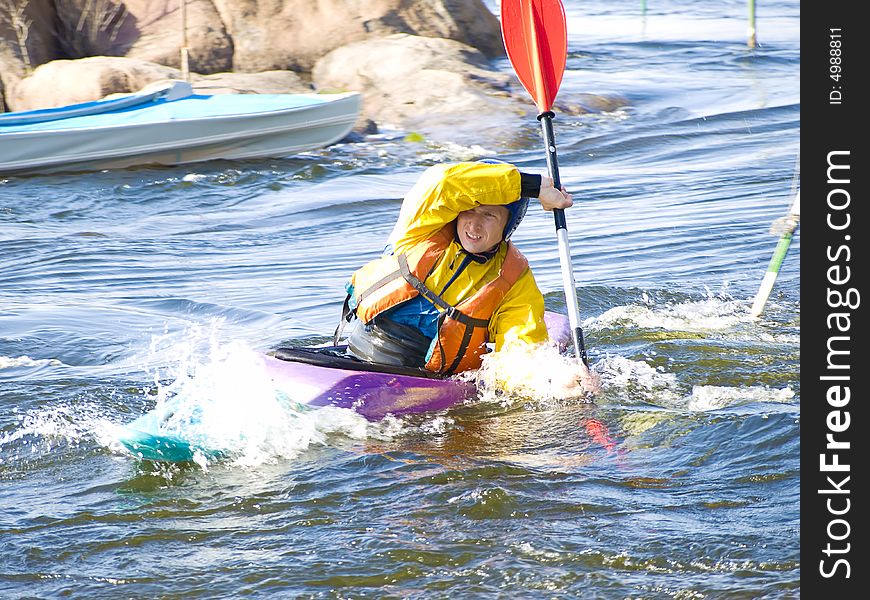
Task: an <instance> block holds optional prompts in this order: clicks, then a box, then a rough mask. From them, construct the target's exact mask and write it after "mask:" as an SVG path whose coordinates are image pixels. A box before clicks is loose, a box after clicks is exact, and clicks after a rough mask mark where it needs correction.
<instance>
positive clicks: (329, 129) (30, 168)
mask: <svg viewBox="0 0 870 600" xmlns="http://www.w3.org/2000/svg"><path fill="white" fill-rule="evenodd" d="M359 110H360V96H359V94H357V93H346V94H329V95H313V94H312V95H292V94H286V95H281V94H274V95H256V94H223V95H215V96H189V97H186V98H181V99H177V100H171V101H169V100H165V99H158V100H156V101H154V102H152V103H148V104H144V105H139V106H135V107H130V108H126V109H123V110H121V111H117V112H109V113H102V114H96V115H85V116H79V117H72V118H69V119H55V120H52V121H50V122H46V123H35V124H22V125H18V126H13V125H6V126H0V173H19V174H20V173H31V172H39V173H50V172H57V171H77V170H102V169H113V168H124V167H130V166H135V165H145V164H161V165H176V164H186V163H195V162H201V161H205V160H213V159H228V160H239V159H253V158H279V157H284V156H288V155H291V154H294V153H298V152H303V151H306V150H313V149H317V148H322V147H324V146H327V145H329V144H332V143H334V142H336V141H338V140H340V139H342V138H343V137H344V136H346V135H347V134H348V133H349V132H350V130H351V129H352V128H353V125H354V123H355V122H356V119H357V116H358V115H359Z"/></svg>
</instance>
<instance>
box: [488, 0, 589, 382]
mask: <svg viewBox="0 0 870 600" xmlns="http://www.w3.org/2000/svg"><path fill="white" fill-rule="evenodd" d="M501 31H502V36H503V38H504V46H505V49H506V50H507V54H508V58H509V59H510V61H511V65H513V68H514V71H516V73H517V77H519V79H520V82H521V83H522V84H523V87H524V88H526V91H528V92H529V94H530V95H531V96H532V99H533V100H534V101H535V105H536V106H537V108H538V113H539V114H538V120H539V121H540V122H541V127H542V129H543V132H544V144H545V147H546V151H547V170H548V171H549V173H550V177H552V179H553V185H554V186H555V187H556V189H562V182H561V180H560V178H559V162H558V160H557V158H556V141H555V138H554V136H553V117H554V116H555V115H554V114H553V112H552V111H551V110H550V108H551V107H552V105H553V100H555V99H556V94H557V93H558V92H559V85H560V84H561V83H562V75H563V74H564V73H565V60H566V58H567V55H568V29H567V25H566V22H565V7H564V6H562V2H561V0H501ZM553 218H554V220H555V224H556V238H557V240H558V243H559V262H560V264H561V267H562V285H563V287H564V289H565V304H566V305H567V307H568V320H569V322H570V323H571V332H572V336H573V338H574V348H575V350H576V351H577V358H578V360H579V362H580V370H581V374H584V375H587V374H588V373H589V360H588V358H587V357H586V346H585V343H584V341H583V329H582V328H581V327H580V315H579V313H578V309H577V287H576V284H575V283H574V269H573V267H572V266H571V251H570V249H569V248H568V226H567V224H566V222H565V211H564V210H562V209H560V208H557V209H555V210H554V211H553Z"/></svg>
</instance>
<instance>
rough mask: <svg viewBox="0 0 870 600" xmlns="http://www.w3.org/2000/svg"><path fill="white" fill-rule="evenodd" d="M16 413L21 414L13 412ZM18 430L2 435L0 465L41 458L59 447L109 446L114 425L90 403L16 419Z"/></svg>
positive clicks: (52, 408) (36, 411)
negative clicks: (87, 444)
mask: <svg viewBox="0 0 870 600" xmlns="http://www.w3.org/2000/svg"><path fill="white" fill-rule="evenodd" d="M13 412H18V411H17V409H13ZM17 419H18V423H17V426H16V427H15V428H14V429H12V430H11V431H8V432H6V433H3V434H2V435H0V452H2V453H3V455H4V457H5V458H4V457H0V463H3V462H10V461H14V460H19V459H27V458H29V457H39V456H42V455H45V454H48V453H50V452H52V450H54V449H55V448H57V447H59V446H67V447H70V446H71V447H76V446H79V445H81V444H83V443H85V442H88V441H90V440H94V439H96V440H98V441H101V442H102V443H104V445H108V443H109V440H110V439H111V437H112V435H111V432H112V431H113V428H114V425H113V424H112V423H111V422H110V421H109V420H108V419H106V418H105V417H103V416H102V414H101V413H100V411H99V407H97V406H94V405H92V404H88V403H77V404H73V405H70V404H61V405H57V406H51V407H48V408H40V409H36V410H32V411H28V412H26V413H23V414H20V415H18V417H17Z"/></svg>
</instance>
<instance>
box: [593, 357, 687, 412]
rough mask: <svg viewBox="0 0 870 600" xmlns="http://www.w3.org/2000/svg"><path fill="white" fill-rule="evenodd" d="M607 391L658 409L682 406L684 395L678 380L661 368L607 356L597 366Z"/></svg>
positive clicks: (596, 368)
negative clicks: (615, 392) (617, 392)
mask: <svg viewBox="0 0 870 600" xmlns="http://www.w3.org/2000/svg"><path fill="white" fill-rule="evenodd" d="M595 370H596V372H598V373H599V375H600V376H601V384H602V387H603V389H604V391H608V390H619V391H620V392H621V393H622V394H627V395H628V396H630V397H632V398H633V399H634V400H635V401H638V402H647V403H650V404H656V405H658V406H680V405H681V399H682V398H683V394H681V393H680V391H679V382H678V380H677V376H676V375H674V374H673V373H667V372H665V370H664V369H663V368H662V367H658V368H656V367H652V366H650V365H648V364H647V363H645V362H643V361H637V360H630V359H628V358H625V357H624V356H618V355H611V356H605V357H604V358H602V359H601V360H599V361H598V362H597V363H595Z"/></svg>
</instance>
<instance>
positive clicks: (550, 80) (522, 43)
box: [501, 0, 568, 113]
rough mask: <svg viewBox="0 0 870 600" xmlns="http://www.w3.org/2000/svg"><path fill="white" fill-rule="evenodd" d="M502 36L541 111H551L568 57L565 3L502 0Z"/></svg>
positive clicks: (523, 81) (546, 0)
mask: <svg viewBox="0 0 870 600" xmlns="http://www.w3.org/2000/svg"><path fill="white" fill-rule="evenodd" d="M501 33H502V37H503V38H504V47H505V49H506V50H507V54H508V58H509V59H510V61H511V64H512V65H513V67H514V71H516V73H517V77H519V78H520V82H521V83H522V84H523V87H524V88H526V91H528V92H529V94H530V95H531V96H532V99H533V100H534V101H535V104H536V105H537V106H538V112H541V113H544V112H547V111H548V110H550V107H551V106H552V105H553V101H554V100H555V99H556V94H557V93H559V85H560V84H561V83H562V75H563V74H564V73H565V60H566V58H567V56H568V28H567V25H566V22H565V7H564V6H563V5H562V0H501Z"/></svg>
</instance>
